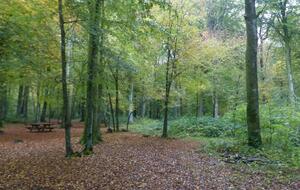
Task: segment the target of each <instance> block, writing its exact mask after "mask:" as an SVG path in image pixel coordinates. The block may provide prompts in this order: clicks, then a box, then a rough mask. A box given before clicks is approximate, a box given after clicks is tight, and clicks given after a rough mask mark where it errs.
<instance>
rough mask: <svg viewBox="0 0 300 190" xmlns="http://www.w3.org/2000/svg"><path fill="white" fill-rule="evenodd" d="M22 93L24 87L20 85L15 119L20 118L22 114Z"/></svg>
mask: <svg viewBox="0 0 300 190" xmlns="http://www.w3.org/2000/svg"><path fill="white" fill-rule="evenodd" d="M23 92H24V86H23V85H20V86H19V92H18V102H17V118H20V116H21V112H22V103H23Z"/></svg>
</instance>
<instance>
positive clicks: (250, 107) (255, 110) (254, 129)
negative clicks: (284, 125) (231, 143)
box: [245, 0, 262, 147]
mask: <svg viewBox="0 0 300 190" xmlns="http://www.w3.org/2000/svg"><path fill="white" fill-rule="evenodd" d="M256 19H257V15H256V8H255V0H245V20H246V31H247V49H246V87H247V125H248V144H249V145H250V146H253V147H259V146H260V145H261V144H262V140H261V135H260V122H259V102H258V79H257V23H256Z"/></svg>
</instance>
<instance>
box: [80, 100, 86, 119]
mask: <svg viewBox="0 0 300 190" xmlns="http://www.w3.org/2000/svg"><path fill="white" fill-rule="evenodd" d="M85 113H86V110H85V101H84V100H81V104H80V122H84V121H85Z"/></svg>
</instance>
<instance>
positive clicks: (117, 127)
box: [115, 66, 120, 131]
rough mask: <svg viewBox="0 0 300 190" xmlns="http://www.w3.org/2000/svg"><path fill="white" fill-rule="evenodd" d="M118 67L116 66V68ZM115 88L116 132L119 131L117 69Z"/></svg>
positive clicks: (117, 72)
mask: <svg viewBox="0 0 300 190" xmlns="http://www.w3.org/2000/svg"><path fill="white" fill-rule="evenodd" d="M117 67H118V66H117ZM115 86H116V109H115V113H116V130H117V131H119V130H120V129H119V68H116V78H115Z"/></svg>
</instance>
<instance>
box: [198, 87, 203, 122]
mask: <svg viewBox="0 0 300 190" xmlns="http://www.w3.org/2000/svg"><path fill="white" fill-rule="evenodd" d="M203 116H204V98H203V97H202V95H200V93H198V94H197V117H203Z"/></svg>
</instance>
